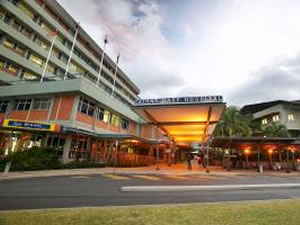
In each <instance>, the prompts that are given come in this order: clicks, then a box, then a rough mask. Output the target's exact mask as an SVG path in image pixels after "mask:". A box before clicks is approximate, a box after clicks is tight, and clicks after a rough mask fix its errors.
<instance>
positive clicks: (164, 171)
mask: <svg viewBox="0 0 300 225" xmlns="http://www.w3.org/2000/svg"><path fill="white" fill-rule="evenodd" d="M110 173H116V174H156V175H195V174H200V175H206V174H208V173H207V171H206V169H204V168H198V167H196V166H195V167H194V169H193V170H187V168H186V165H185V164H175V165H172V166H170V167H169V166H168V165H165V164H161V165H159V170H157V169H156V166H149V167H133V168H111V167H106V168H92V169H64V170H42V171H24V172H9V173H8V176H6V177H4V176H3V173H0V180H7V179H24V178H34V177H54V176H77V175H78V176H80V175H97V174H110ZM209 174H210V175H215V176H229V177H234V176H291V175H292V176H295V175H299V176H300V173H299V172H292V173H285V171H266V172H264V173H261V174H260V173H257V172H256V171H255V170H232V171H227V170H225V169H223V168H221V167H209Z"/></svg>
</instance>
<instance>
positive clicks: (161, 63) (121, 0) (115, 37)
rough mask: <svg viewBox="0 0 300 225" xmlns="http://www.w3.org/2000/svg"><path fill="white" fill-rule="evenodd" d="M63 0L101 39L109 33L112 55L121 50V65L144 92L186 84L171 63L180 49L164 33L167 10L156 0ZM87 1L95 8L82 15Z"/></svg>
mask: <svg viewBox="0 0 300 225" xmlns="http://www.w3.org/2000/svg"><path fill="white" fill-rule="evenodd" d="M60 2H61V3H62V4H63V5H64V6H65V7H69V8H70V10H72V14H73V15H74V16H75V17H78V18H80V20H83V23H82V26H83V27H84V28H85V29H86V30H88V33H89V34H90V35H91V36H92V37H93V38H94V39H95V40H96V41H97V42H98V43H102V42H103V41H102V39H103V36H104V35H105V34H107V35H108V40H109V45H108V53H109V55H110V56H112V58H114V57H116V55H117V52H118V51H121V60H120V66H121V68H122V69H123V70H124V72H125V73H127V74H128V75H129V77H131V78H132V79H133V81H134V82H135V83H137V84H138V86H139V87H140V88H141V90H142V96H145V97H153V96H159V95H166V94H167V93H170V94H174V86H180V85H183V84H184V79H183V78H182V77H180V75H179V73H178V72H177V71H176V69H175V67H174V66H173V65H172V64H170V60H172V58H174V56H175V55H176V53H174V50H173V49H172V48H171V47H170V46H169V43H168V42H167V41H166V38H165V36H164V35H163V32H162V26H163V13H162V12H161V8H160V6H159V5H158V4H157V2H156V1H155V0H142V1H139V0H131V1H129V0H114V1H108V0H88V1H84V2H83V1H79V0H73V1H72V6H73V7H72V8H71V5H69V4H70V3H68V2H69V1H65V0H60ZM85 5H89V9H88V10H91V12H90V13H87V15H88V16H87V17H86V18H84V17H82V15H81V14H82V10H81V9H82V8H84V7H85ZM75 6H76V7H75ZM175 92H176V90H175Z"/></svg>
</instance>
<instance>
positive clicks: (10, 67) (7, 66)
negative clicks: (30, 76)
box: [4, 62, 18, 74]
mask: <svg viewBox="0 0 300 225" xmlns="http://www.w3.org/2000/svg"><path fill="white" fill-rule="evenodd" d="M4 68H5V69H6V70H7V71H9V72H12V73H14V74H16V73H17V72H18V68H17V67H16V66H15V65H13V64H11V63H9V62H6V63H5V66H4Z"/></svg>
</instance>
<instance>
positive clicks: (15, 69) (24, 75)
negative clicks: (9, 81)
mask: <svg viewBox="0 0 300 225" xmlns="http://www.w3.org/2000/svg"><path fill="white" fill-rule="evenodd" d="M0 70H4V71H6V72H8V73H11V74H13V75H15V76H19V78H20V79H22V80H37V79H38V77H39V76H38V75H37V74H35V73H33V72H31V71H28V70H26V69H24V68H22V67H20V66H19V65H16V64H14V63H11V62H10V61H7V60H5V59H3V58H0ZM19 71H20V73H19Z"/></svg>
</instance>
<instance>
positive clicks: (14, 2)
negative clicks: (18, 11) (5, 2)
mask: <svg viewBox="0 0 300 225" xmlns="http://www.w3.org/2000/svg"><path fill="white" fill-rule="evenodd" d="M11 3H12V4H14V5H15V6H18V4H19V3H20V0H12V1H11Z"/></svg>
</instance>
